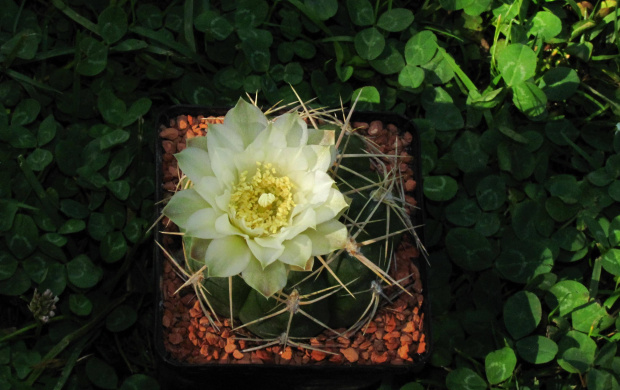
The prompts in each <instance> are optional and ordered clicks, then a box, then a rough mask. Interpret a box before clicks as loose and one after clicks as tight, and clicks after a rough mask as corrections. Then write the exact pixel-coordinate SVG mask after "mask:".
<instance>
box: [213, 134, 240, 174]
mask: <svg viewBox="0 0 620 390" xmlns="http://www.w3.org/2000/svg"><path fill="white" fill-rule="evenodd" d="M207 145H208V147H209V160H210V162H211V169H212V170H213V174H214V175H215V176H216V177H217V178H218V179H219V180H220V181H221V182H223V183H232V182H235V181H236V178H237V175H236V168H235V164H234V162H235V158H236V156H237V154H239V153H242V152H243V140H242V139H241V136H240V135H239V134H238V133H237V132H235V131H234V130H233V129H231V128H229V127H226V126H225V125H221V124H213V125H211V126H209V132H208V133H207Z"/></svg>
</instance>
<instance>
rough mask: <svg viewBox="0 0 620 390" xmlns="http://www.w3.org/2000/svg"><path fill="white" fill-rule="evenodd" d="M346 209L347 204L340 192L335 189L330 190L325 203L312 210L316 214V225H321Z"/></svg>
mask: <svg viewBox="0 0 620 390" xmlns="http://www.w3.org/2000/svg"><path fill="white" fill-rule="evenodd" d="M346 207H348V204H347V202H346V200H345V199H344V195H342V192H340V191H338V190H337V189H335V188H330V189H329V195H328V196H327V199H326V200H325V203H323V204H322V205H321V206H319V207H317V208H316V209H315V210H314V211H315V212H316V223H323V222H326V221H327V220H329V219H332V218H334V217H336V216H337V215H338V214H339V213H340V212H341V211H342V210H343V209H345V208H346Z"/></svg>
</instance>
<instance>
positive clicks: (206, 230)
mask: <svg viewBox="0 0 620 390" xmlns="http://www.w3.org/2000/svg"><path fill="white" fill-rule="evenodd" d="M220 214H221V213H217V212H216V211H215V210H214V209H213V208H204V209H200V210H198V211H196V212H195V213H194V214H192V215H191V216H190V217H189V218H188V219H187V224H186V225H185V234H187V235H189V236H192V237H198V238H205V239H213V238H219V237H221V236H222V233H219V232H218V231H217V230H216V229H215V221H216V219H217V217H218V216H219V215H220Z"/></svg>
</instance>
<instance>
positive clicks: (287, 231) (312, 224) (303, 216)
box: [280, 206, 316, 240]
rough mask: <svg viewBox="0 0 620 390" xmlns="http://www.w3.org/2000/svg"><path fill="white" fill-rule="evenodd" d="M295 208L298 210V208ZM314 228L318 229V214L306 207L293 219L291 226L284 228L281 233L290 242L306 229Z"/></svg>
mask: <svg viewBox="0 0 620 390" xmlns="http://www.w3.org/2000/svg"><path fill="white" fill-rule="evenodd" d="M295 208H297V206H296V207H295ZM294 212H295V211H294ZM314 228H316V212H315V211H314V209H312V208H310V207H306V208H305V209H303V210H302V211H300V212H299V213H298V214H297V215H295V216H294V217H293V220H292V222H291V224H290V225H288V226H287V227H285V228H283V229H282V230H281V231H280V232H281V233H282V234H283V236H284V239H286V240H289V239H292V238H293V237H295V236H296V235H298V234H300V233H302V232H304V231H305V230H306V229H314Z"/></svg>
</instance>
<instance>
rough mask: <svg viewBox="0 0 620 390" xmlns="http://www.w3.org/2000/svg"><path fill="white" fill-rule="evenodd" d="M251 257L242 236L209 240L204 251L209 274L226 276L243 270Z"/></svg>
mask: <svg viewBox="0 0 620 390" xmlns="http://www.w3.org/2000/svg"><path fill="white" fill-rule="evenodd" d="M251 258H252V253H251V252H250V249H249V248H248V246H247V245H246V244H245V241H244V239H243V238H241V237H239V236H226V237H222V238H218V239H215V240H213V241H211V244H209V247H208V248H207V252H206V253H205V264H206V265H207V267H208V271H209V276H216V277H228V276H233V275H237V274H238V273H240V272H243V271H244V270H245V269H246V268H247V266H248V264H249V263H250V259H251Z"/></svg>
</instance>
